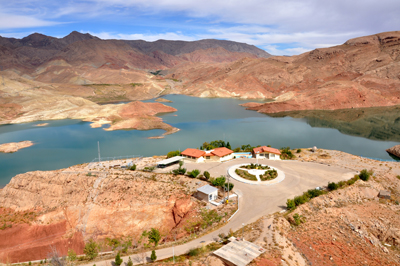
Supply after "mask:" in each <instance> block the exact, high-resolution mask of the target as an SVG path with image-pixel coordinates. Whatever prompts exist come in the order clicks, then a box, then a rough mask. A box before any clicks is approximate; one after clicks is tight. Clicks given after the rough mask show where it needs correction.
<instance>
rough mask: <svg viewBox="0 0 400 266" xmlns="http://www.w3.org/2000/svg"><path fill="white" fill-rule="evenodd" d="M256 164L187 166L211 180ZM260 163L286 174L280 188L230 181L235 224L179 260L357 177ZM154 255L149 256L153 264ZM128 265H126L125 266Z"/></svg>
mask: <svg viewBox="0 0 400 266" xmlns="http://www.w3.org/2000/svg"><path fill="white" fill-rule="evenodd" d="M250 162H252V163H255V162H256V159H235V160H232V161H229V162H225V163H199V164H197V163H188V162H185V166H184V167H186V168H187V170H188V171H191V170H193V169H199V170H201V172H203V171H209V172H210V174H211V176H213V177H218V176H220V175H227V170H228V168H229V167H230V166H232V165H236V164H241V163H250ZM259 163H262V164H267V165H270V166H273V167H276V168H278V169H280V170H282V171H283V172H284V173H285V175H286V177H285V179H284V180H283V181H282V182H280V183H277V184H274V185H270V186H262V185H258V186H257V185H250V184H246V183H242V182H239V181H237V180H234V179H233V178H230V182H232V183H233V184H234V185H235V186H234V190H235V191H236V192H237V194H239V196H240V201H239V206H240V210H239V211H238V212H237V214H236V215H235V216H234V217H233V218H232V220H231V221H230V222H229V223H228V224H226V225H225V226H223V227H222V228H220V229H218V230H216V231H214V232H212V233H210V234H207V235H205V236H203V237H200V238H198V239H195V240H192V241H190V242H188V243H186V244H183V245H180V246H176V247H175V256H178V255H182V254H185V253H187V252H188V251H189V250H190V249H191V248H196V247H198V246H201V245H202V244H207V243H210V242H213V241H214V239H216V238H218V235H219V234H220V233H225V234H227V233H228V232H229V229H232V230H233V231H236V230H238V229H240V228H241V227H242V224H243V223H244V224H249V223H252V222H255V221H256V220H257V219H259V218H260V217H262V216H264V215H267V214H271V213H274V212H278V211H282V210H286V200H287V199H288V198H293V197H294V196H296V195H301V194H302V193H303V192H304V191H306V190H308V189H312V188H316V187H320V186H326V185H327V184H328V182H338V181H341V180H347V179H350V178H351V177H353V176H354V174H356V172H354V171H350V170H349V169H344V168H339V167H334V166H327V165H323V164H319V163H311V162H300V161H272V160H271V161H270V160H267V159H265V160H259ZM156 254H157V259H165V258H169V257H172V247H170V248H165V249H160V250H157V251H156ZM128 257H129V256H126V257H123V260H124V262H128ZM149 257H150V253H148V254H147V259H148V261H149ZM131 258H132V261H133V263H134V264H141V263H143V262H141V260H140V258H139V256H138V255H131ZM111 261H113V260H107V261H96V262H93V263H90V264H86V265H87V266H92V265H93V264H94V263H96V266H110V265H111V264H110V262H111ZM122 265H124V264H122Z"/></svg>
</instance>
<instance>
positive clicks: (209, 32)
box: [0, 0, 400, 55]
mask: <svg viewBox="0 0 400 266" xmlns="http://www.w3.org/2000/svg"><path fill="white" fill-rule="evenodd" d="M399 14H400V0H329V1H328V0H225V1H215V0H202V1H198V0H157V1H155V0H64V1H59V0H30V1H28V0H0V35H1V36H3V37H15V38H22V37H25V36H27V35H29V34H31V33H34V32H39V33H43V34H45V35H50V36H54V37H64V36H65V35H68V34H69V33H70V32H71V31H74V30H76V31H79V32H82V33H90V34H92V35H95V36H98V37H100V38H102V39H142V40H147V41H155V40H158V39H166V40H187V41H193V40H200V39H209V38H214V39H224V40H232V41H238V42H245V43H248V44H253V45H256V46H257V47H259V48H261V49H264V50H266V51H267V52H269V53H271V54H275V55H293V54H300V53H303V52H306V51H309V50H312V49H315V48H319V47H328V46H333V45H338V44H342V43H344V42H345V41H346V40H348V39H351V38H354V37H359V36H365V35H370V34H374V33H379V32H384V31H395V30H400V15H399Z"/></svg>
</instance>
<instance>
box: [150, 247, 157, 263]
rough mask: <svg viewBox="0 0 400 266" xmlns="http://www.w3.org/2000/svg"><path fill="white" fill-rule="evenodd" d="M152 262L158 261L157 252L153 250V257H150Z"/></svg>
mask: <svg viewBox="0 0 400 266" xmlns="http://www.w3.org/2000/svg"><path fill="white" fill-rule="evenodd" d="M150 259H151V261H153V262H154V261H156V260H157V255H156V251H155V250H152V251H151V256H150Z"/></svg>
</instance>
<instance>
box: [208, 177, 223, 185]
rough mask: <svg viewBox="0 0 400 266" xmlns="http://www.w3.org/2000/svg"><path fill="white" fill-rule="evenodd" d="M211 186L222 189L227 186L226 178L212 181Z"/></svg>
mask: <svg viewBox="0 0 400 266" xmlns="http://www.w3.org/2000/svg"><path fill="white" fill-rule="evenodd" d="M210 182H211V184H212V185H213V186H216V187H222V186H223V185H224V184H225V177H224V176H221V177H217V178H216V179H212V180H210Z"/></svg>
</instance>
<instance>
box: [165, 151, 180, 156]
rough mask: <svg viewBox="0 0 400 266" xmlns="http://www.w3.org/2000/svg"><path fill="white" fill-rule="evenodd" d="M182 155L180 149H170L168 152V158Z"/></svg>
mask: <svg viewBox="0 0 400 266" xmlns="http://www.w3.org/2000/svg"><path fill="white" fill-rule="evenodd" d="M179 155H181V152H180V151H179V150H177V151H170V152H168V153H167V158H171V157H175V156H179Z"/></svg>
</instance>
